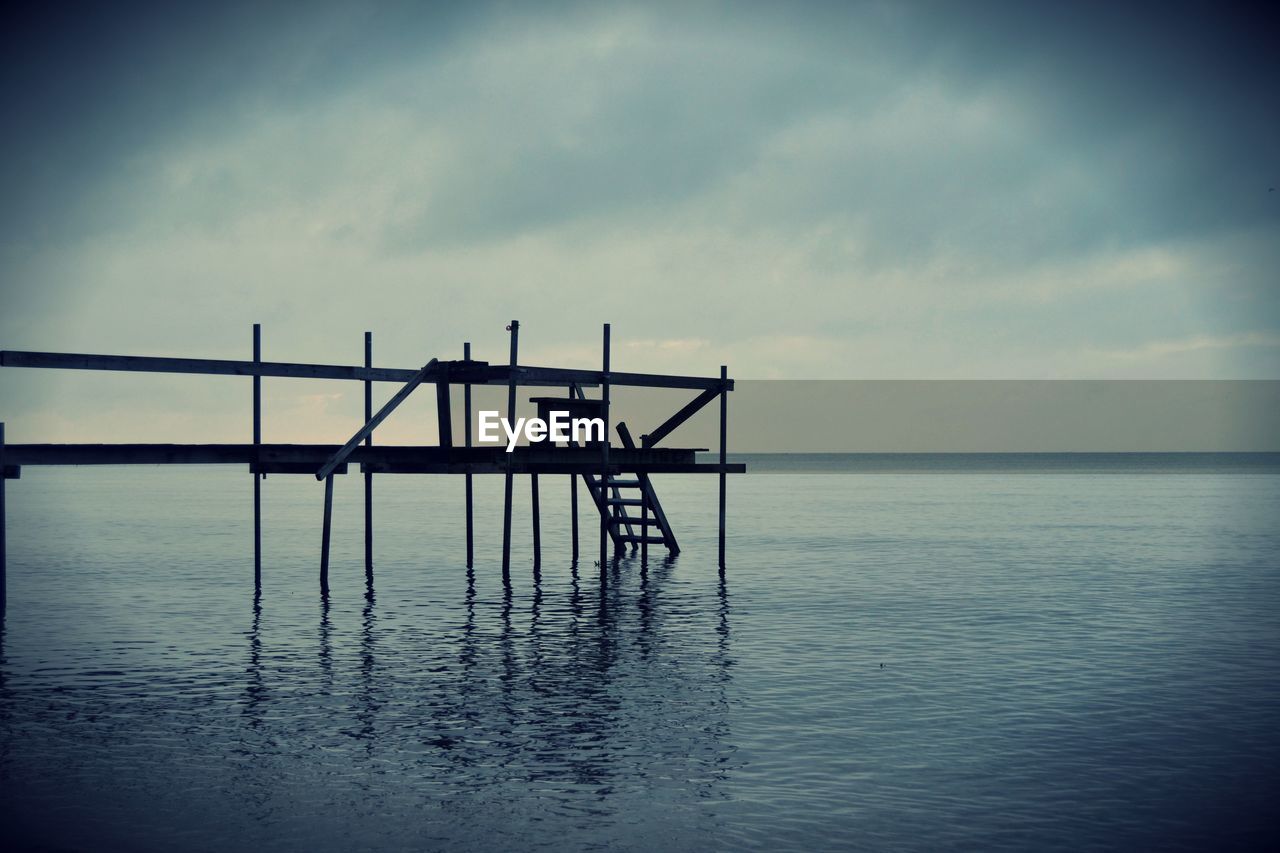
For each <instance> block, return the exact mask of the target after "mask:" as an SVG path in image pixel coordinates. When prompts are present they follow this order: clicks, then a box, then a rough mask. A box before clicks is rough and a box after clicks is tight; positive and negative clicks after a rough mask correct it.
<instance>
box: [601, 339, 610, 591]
mask: <svg viewBox="0 0 1280 853" xmlns="http://www.w3.org/2000/svg"><path fill="white" fill-rule="evenodd" d="M600 401H601V402H600V417H601V418H603V419H604V441H602V442H601V443H600V500H601V503H602V506H603V507H604V511H603V512H601V513H600V583H602V584H603V583H604V582H605V576H606V574H607V572H606V570H605V566H606V565H607V564H608V562H609V485H608V484H609V324H608V323H605V324H604V367H603V369H602V371H601V374H600Z"/></svg>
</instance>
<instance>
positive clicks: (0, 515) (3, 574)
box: [0, 422, 9, 618]
mask: <svg viewBox="0 0 1280 853" xmlns="http://www.w3.org/2000/svg"><path fill="white" fill-rule="evenodd" d="M4 516H5V509H4V423H3V422H0V618H2V617H3V616H4V607H5V601H6V599H7V598H8V593H7V592H6V590H7V587H8V580H9V579H8V574H7V570H6V569H5V545H6V543H5V534H4V527H5V517H4Z"/></svg>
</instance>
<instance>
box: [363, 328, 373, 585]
mask: <svg viewBox="0 0 1280 853" xmlns="http://www.w3.org/2000/svg"><path fill="white" fill-rule="evenodd" d="M364 366H365V367H367V368H372V367H373V332H365V333H364ZM371 420H373V380H372V379H370V378H368V377H367V376H366V377H365V380H364V422H365V423H368V422H369V421H371ZM364 445H365V447H372V446H373V432H372V431H370V433H369V434H368V435H367V436H365V439H364ZM364 579H365V581H366V582H367V583H373V472H372V471H365V472H364Z"/></svg>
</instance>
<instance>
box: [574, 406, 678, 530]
mask: <svg viewBox="0 0 1280 853" xmlns="http://www.w3.org/2000/svg"><path fill="white" fill-rule="evenodd" d="M570 393H572V394H574V395H575V396H577V397H578V398H579V399H585V395H584V394H583V393H582V390H581V389H580V388H578V387H577V386H576V385H575V386H571V388H570ZM617 429H618V437H619V438H621V439H622V446H623V447H625V448H627V449H628V450H634V449H635V446H636V443H635V441H634V440H633V439H632V437H631V431H630V430H629V429H627V425H626V424H625V423H621V422H619V423H618V426H617ZM582 479H583V481H584V482H585V483H586V484H587V491H588V492H590V493H591V499H592V500H594V501H595V502H596V510H597V511H598V512H599V513H600V515H601V516H603V517H604V518H605V519H606V520H607V522H608V526H609V536H610V537H611V538H612V539H613V547H614V550H621V549H622V548H624V547H625V546H627V545H630V546H631V548H632V550H635V549H637V548H639V547H641V546H648V545H665V546H666V548H667V551H668V552H669V553H671V554H672V555H675V554H679V553H680V545H679V544H677V542H676V535H675V533H673V532H672V531H671V524H670V523H669V522H668V521H667V514H666V513H665V512H663V511H662V503H661V502H660V501H659V500H658V494H657V492H655V491H654V490H653V483H652V482H651V481H650V480H649V475H647V474H641V473H639V472H631V473H630V474H628V473H627V472H626V471H623V472H622V473H620V474H617V475H614V474H610V475H609V476H608V477H607V478H604V487H603V488H601V479H602V478H601V477H599V476H593V475H591V474H583V475H582ZM637 528H638V529H639V532H637ZM654 528H656V533H657V535H653V534H651V533H650V530H652V529H654Z"/></svg>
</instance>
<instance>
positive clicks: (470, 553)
mask: <svg viewBox="0 0 1280 853" xmlns="http://www.w3.org/2000/svg"><path fill="white" fill-rule="evenodd" d="M462 358H463V359H464V360H466V361H470V360H471V343H470V342H469V341H468V342H467V343H465V344H463V345H462ZM462 409H463V425H462V433H463V436H464V440H465V441H466V443H467V447H470V446H471V383H470V382H467V383H466V384H464V385H463V386H462ZM466 479H467V568H468V569H469V568H471V565H472V563H473V562H474V558H475V534H474V533H473V529H472V524H473V522H472V516H471V470H470V469H468V470H467V476H466Z"/></svg>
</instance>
